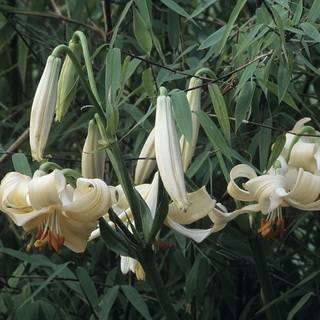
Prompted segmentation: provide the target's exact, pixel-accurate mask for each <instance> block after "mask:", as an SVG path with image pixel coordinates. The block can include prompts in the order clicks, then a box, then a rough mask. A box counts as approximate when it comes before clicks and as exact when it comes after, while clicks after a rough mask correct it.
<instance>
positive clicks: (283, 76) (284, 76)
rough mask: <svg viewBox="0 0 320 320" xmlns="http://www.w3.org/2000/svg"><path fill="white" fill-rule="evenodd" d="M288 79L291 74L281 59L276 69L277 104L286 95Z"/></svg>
mask: <svg viewBox="0 0 320 320" xmlns="http://www.w3.org/2000/svg"><path fill="white" fill-rule="evenodd" d="M290 78H291V73H290V71H289V66H288V63H287V62H286V61H284V60H283V59H281V61H280V64H279V67H278V76H277V84H278V101H279V103H280V102H281V101H282V100H283V98H284V96H285V94H286V93H287V90H288V86H289V83H290Z"/></svg>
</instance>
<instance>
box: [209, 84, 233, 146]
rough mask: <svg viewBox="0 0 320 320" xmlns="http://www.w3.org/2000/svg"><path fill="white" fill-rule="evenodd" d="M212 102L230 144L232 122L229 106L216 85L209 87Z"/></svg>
mask: <svg viewBox="0 0 320 320" xmlns="http://www.w3.org/2000/svg"><path fill="white" fill-rule="evenodd" d="M208 89H209V94H210V98H211V102H212V105H213V108H214V111H215V113H216V116H217V119H218V122H219V124H220V126H221V129H222V132H223V134H224V136H225V137H226V139H227V140H228V141H229V142H230V122H229V116H228V111H227V106H226V103H225V101H224V98H223V95H222V93H221V91H220V88H219V87H218V86H217V85H216V84H210V85H209V86H208Z"/></svg>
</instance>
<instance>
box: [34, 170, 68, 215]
mask: <svg viewBox="0 0 320 320" xmlns="http://www.w3.org/2000/svg"><path fill="white" fill-rule="evenodd" d="M65 189H66V179H65V177H64V175H63V173H62V171H60V170H57V169H55V170H54V171H52V172H51V173H49V174H46V175H43V176H40V177H33V179H32V180H31V181H30V183H29V201H30V204H31V206H32V207H33V208H34V209H36V210H40V209H41V208H44V207H49V206H52V205H61V204H62V202H61V200H60V197H61V194H62V193H63V192H65Z"/></svg>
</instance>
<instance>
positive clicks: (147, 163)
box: [134, 128, 157, 185]
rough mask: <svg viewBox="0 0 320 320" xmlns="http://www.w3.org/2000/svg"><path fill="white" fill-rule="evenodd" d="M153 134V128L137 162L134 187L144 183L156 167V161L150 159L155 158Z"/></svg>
mask: <svg viewBox="0 0 320 320" xmlns="http://www.w3.org/2000/svg"><path fill="white" fill-rule="evenodd" d="M154 132H155V130H154V128H153V129H152V130H151V132H150V133H149V136H148V138H147V140H146V142H145V143H144V145H143V147H142V149H141V152H140V154H139V160H138V161H137V165H136V170H135V174H134V183H135V184H136V185H139V184H142V183H144V182H145V181H146V180H147V179H148V178H149V177H150V175H151V173H152V171H153V170H154V169H155V167H156V165H157V164H156V160H151V159H150V158H155V156H156V151H155V148H154Z"/></svg>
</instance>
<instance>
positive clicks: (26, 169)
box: [11, 153, 32, 177]
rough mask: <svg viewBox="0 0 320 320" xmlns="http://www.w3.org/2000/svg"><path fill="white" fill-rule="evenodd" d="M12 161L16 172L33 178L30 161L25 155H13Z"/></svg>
mask: <svg viewBox="0 0 320 320" xmlns="http://www.w3.org/2000/svg"><path fill="white" fill-rule="evenodd" d="M11 160H12V164H13V167H14V170H15V171H17V172H20V173H21V174H24V175H26V176H29V177H31V176H32V171H31V168H30V165H29V161H28V159H27V157H26V156H25V155H24V154H23V153H15V154H13V155H12V158H11Z"/></svg>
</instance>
